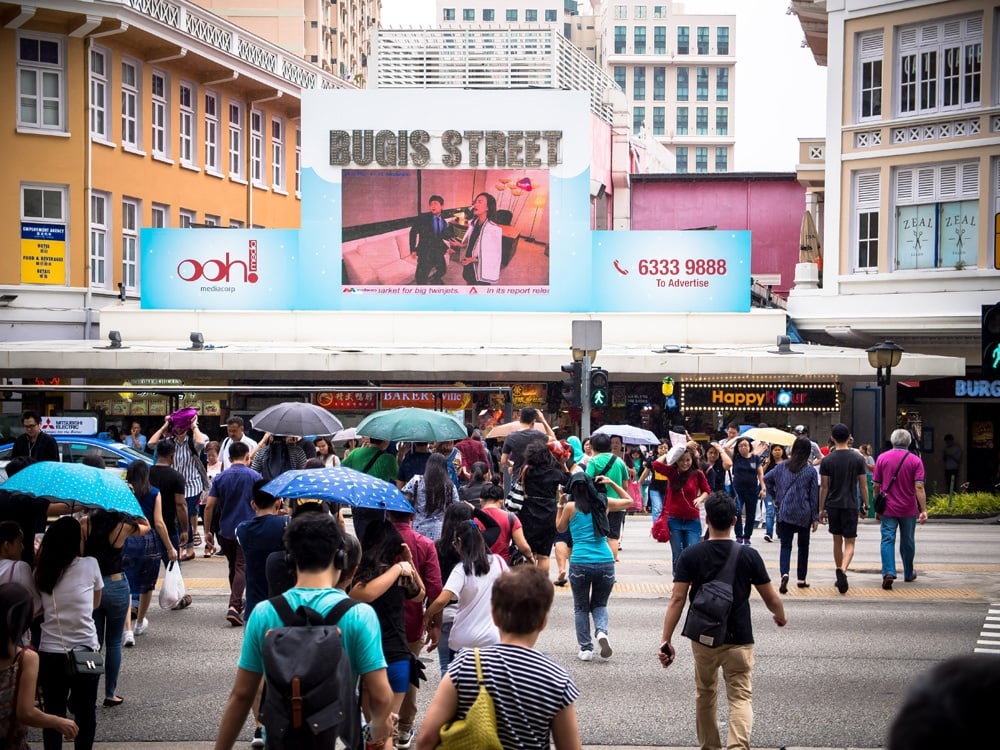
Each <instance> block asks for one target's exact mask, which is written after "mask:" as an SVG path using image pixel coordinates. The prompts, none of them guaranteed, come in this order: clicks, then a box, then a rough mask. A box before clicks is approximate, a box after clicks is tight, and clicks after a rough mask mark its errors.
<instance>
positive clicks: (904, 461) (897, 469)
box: [882, 451, 910, 493]
mask: <svg viewBox="0 0 1000 750" xmlns="http://www.w3.org/2000/svg"><path fill="white" fill-rule="evenodd" d="M909 455H910V454H909V453H907V452H906V451H903V460H902V461H900V462H899V466H897V467H896V473H895V474H893V475H892V479H890V480H889V484H887V485H886V486H885V487H884V488H883V490H882V492H886V493H887V492H889V488H890V487H892V483H893V482H895V481H896V477H898V476H899V470H900V469H902V468H903V464H905V463H906V459H907V457H908V456H909Z"/></svg>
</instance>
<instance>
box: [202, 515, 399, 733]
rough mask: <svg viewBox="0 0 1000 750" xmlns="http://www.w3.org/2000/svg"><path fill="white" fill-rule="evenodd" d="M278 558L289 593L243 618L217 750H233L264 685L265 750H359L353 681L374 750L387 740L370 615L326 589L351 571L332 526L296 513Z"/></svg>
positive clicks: (380, 665)
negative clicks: (285, 561) (290, 566)
mask: <svg viewBox="0 0 1000 750" xmlns="http://www.w3.org/2000/svg"><path fill="white" fill-rule="evenodd" d="M285 549H286V551H287V552H288V554H289V555H290V556H291V558H292V560H293V561H294V563H295V569H296V576H297V577H296V585H295V586H294V587H293V588H291V589H289V590H288V591H286V592H285V593H284V594H282V595H280V596H278V597H275V598H273V599H269V600H267V601H263V602H261V603H260V604H258V605H257V606H256V607H254V609H253V612H251V613H250V617H249V619H248V620H247V623H246V631H245V633H244V637H243V648H242V651H241V653H240V658H239V662H238V664H237V666H238V669H237V670H236V680H235V682H234V683H233V689H232V692H231V693H230V695H229V701H228V702H227V703H226V708H225V711H224V712H223V714H222V722H221V724H220V726H219V734H218V737H217V738H216V740H215V750H229V748H232V747H233V744H234V743H235V742H236V739H237V737H238V736H239V733H240V730H241V729H242V727H243V725H244V722H245V721H246V718H247V713H248V712H249V711H250V706H251V704H252V703H253V700H254V696H255V695H256V694H257V689H258V687H259V686H260V680H261V677H262V676H263V677H264V678H265V679H266V685H265V691H264V700H263V704H262V707H261V714H260V718H261V721H262V722H263V724H264V739H265V742H266V747H267V748H269V750H293V749H294V750H334V748H340V747H344V748H349V749H350V750H356V749H357V750H360V748H361V747H362V746H363V742H364V740H363V739H362V732H361V720H360V707H359V704H358V699H357V695H356V692H355V690H356V688H357V686H358V679H359V678H360V680H361V683H362V685H361V689H362V690H364V691H365V693H366V694H367V704H368V706H369V709H370V711H371V716H370V717H369V718H370V721H369V727H370V729H369V730H368V734H369V737H370V739H368V742H369V743H370V744H373V745H377V746H380V747H381V745H378V743H379V742H382V743H385V742H386V741H389V740H390V737H391V736H392V734H393V717H392V714H391V712H390V707H391V703H392V689H391V688H390V687H389V679H388V677H387V676H386V662H385V658H384V656H383V653H382V641H381V636H380V635H379V634H380V632H381V631H380V626H379V621H378V618H377V617H376V615H375V610H374V609H372V608H371V606H370V605H368V604H364V603H362V602H357V601H354V600H352V599H349V598H348V597H347V595H346V594H345V593H344V592H343V591H342V590H340V589H336V588H334V586H335V584H336V583H337V581H338V580H339V578H340V576H341V572H342V571H345V570H346V569H347V568H348V567H349V565H350V563H349V558H348V552H347V549H346V546H345V543H344V538H343V533H342V532H341V530H340V527H339V525H338V524H337V522H336V521H335V520H334V518H333V517H332V516H330V515H328V514H325V513H304V514H301V515H298V516H296V517H295V518H293V519H292V520H291V522H289V524H288V529H287V531H286V532H285Z"/></svg>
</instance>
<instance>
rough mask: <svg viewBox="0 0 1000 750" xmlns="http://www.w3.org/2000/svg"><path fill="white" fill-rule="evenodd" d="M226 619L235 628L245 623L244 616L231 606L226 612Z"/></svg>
mask: <svg viewBox="0 0 1000 750" xmlns="http://www.w3.org/2000/svg"><path fill="white" fill-rule="evenodd" d="M226 619H227V620H229V622H230V624H231V625H232V626H233V627H234V628H238V627H241V626H242V625H243V618H242V617H241V616H240V613H239V612H237V611H236V610H235V609H233V608H232V607H230V608H229V611H228V612H226Z"/></svg>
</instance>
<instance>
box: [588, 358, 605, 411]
mask: <svg viewBox="0 0 1000 750" xmlns="http://www.w3.org/2000/svg"><path fill="white" fill-rule="evenodd" d="M608 395H609V394H608V371H607V370H602V369H601V368H600V367H594V368H593V369H591V371H590V405H591V406H607V405H608Z"/></svg>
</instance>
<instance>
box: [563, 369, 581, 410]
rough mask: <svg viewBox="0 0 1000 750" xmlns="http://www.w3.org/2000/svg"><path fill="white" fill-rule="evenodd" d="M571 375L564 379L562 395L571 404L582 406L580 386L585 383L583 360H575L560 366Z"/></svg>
mask: <svg viewBox="0 0 1000 750" xmlns="http://www.w3.org/2000/svg"><path fill="white" fill-rule="evenodd" d="M559 369H561V370H562V371H563V372H564V373H566V374H567V375H569V377H568V378H564V379H563V381H562V397H563V401H565V402H566V403H567V404H569V405H570V406H580V386H581V385H582V384H583V362H573V363H571V364H568V365H563V366H562V367H560V368H559Z"/></svg>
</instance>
